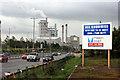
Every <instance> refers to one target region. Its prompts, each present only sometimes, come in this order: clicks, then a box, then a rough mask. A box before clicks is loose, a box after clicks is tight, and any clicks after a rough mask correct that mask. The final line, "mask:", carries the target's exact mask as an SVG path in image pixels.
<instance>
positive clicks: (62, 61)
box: [1, 57, 69, 80]
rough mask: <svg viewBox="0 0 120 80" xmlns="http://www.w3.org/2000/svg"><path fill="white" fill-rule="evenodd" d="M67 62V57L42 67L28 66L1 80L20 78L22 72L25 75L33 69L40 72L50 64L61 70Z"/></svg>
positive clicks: (44, 64)
mask: <svg viewBox="0 0 120 80" xmlns="http://www.w3.org/2000/svg"><path fill="white" fill-rule="evenodd" d="M67 60H69V58H68V57H65V58H62V59H60V60H56V61H50V62H48V63H43V64H42V65H40V64H38V65H32V66H30V67H26V69H24V70H20V69H18V70H17V72H15V73H8V74H7V75H6V76H4V77H3V78H2V79H1V80H11V77H12V78H16V76H15V75H17V77H19V76H20V73H23V72H26V73H27V72H28V70H31V69H35V68H40V70H42V71H45V70H46V68H48V66H49V65H50V64H54V63H55V64H56V65H57V69H61V68H63V67H64V64H65V63H66V61H67Z"/></svg>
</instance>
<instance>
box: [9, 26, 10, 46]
mask: <svg viewBox="0 0 120 80" xmlns="http://www.w3.org/2000/svg"><path fill="white" fill-rule="evenodd" d="M9 46H10V27H9Z"/></svg>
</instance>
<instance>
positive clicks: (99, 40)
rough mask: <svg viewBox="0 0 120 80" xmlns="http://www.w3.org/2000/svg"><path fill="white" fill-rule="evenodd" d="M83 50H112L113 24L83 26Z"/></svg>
mask: <svg viewBox="0 0 120 80" xmlns="http://www.w3.org/2000/svg"><path fill="white" fill-rule="evenodd" d="M82 49H112V23H111V22H107V23H93V24H83V25H82Z"/></svg>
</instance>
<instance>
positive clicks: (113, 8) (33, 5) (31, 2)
mask: <svg viewBox="0 0 120 80" xmlns="http://www.w3.org/2000/svg"><path fill="white" fill-rule="evenodd" d="M118 1H119V0H91V2H90V1H89V0H59V1H58V0H44V1H43V0H19V1H18V0H7V1H6V2H5V1H4V0H0V20H1V21H2V40H4V38H5V37H6V35H8V34H9V28H10V34H11V36H15V37H16V38H17V39H19V38H20V37H22V36H23V37H25V38H26V37H27V38H32V28H33V20H32V19H30V18H31V17H37V18H38V19H37V20H36V37H37V36H38V22H39V21H40V20H41V19H44V17H48V22H49V26H54V24H55V23H56V24H57V28H58V30H59V31H58V36H59V37H61V30H62V29H61V25H65V24H66V23H67V24H68V36H70V35H77V36H79V37H80V38H81V29H82V24H85V23H98V22H99V21H102V22H112V23H113V26H115V27H116V28H118Z"/></svg>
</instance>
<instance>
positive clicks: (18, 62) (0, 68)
mask: <svg viewBox="0 0 120 80" xmlns="http://www.w3.org/2000/svg"><path fill="white" fill-rule="evenodd" d="M63 57H65V54H62V55H60V56H54V59H55V60H59V59H61V58H63ZM37 64H40V65H41V64H42V61H39V62H27V61H26V60H22V59H11V60H9V61H8V62H7V63H0V74H2V75H0V79H1V78H2V76H4V73H5V72H10V73H13V72H16V71H17V69H21V70H23V69H25V68H26V67H31V66H32V65H37Z"/></svg>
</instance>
